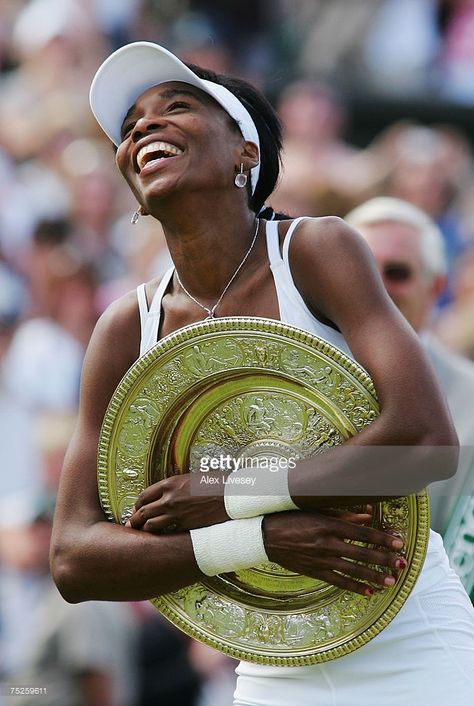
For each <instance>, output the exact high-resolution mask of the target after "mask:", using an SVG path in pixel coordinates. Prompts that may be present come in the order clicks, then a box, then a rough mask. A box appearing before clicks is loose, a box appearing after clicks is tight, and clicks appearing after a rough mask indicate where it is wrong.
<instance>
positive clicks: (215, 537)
mask: <svg viewBox="0 0 474 706" xmlns="http://www.w3.org/2000/svg"><path fill="white" fill-rule="evenodd" d="M262 520H263V517H252V518H250V519H247V520H230V521H229V522H222V523H221V524H219V525H211V527H200V528H199V529H194V530H191V531H190V533H189V534H190V535H191V541H192V543H193V549H194V556H195V558H196V563H197V565H198V566H199V568H200V570H201V571H202V573H203V574H206V576H216V574H225V573H227V572H229V571H238V570H239V569H249V568H250V567H251V566H256V565H257V564H263V563H264V562H266V561H268V556H267V553H266V551H265V547H264V544H263V533H262Z"/></svg>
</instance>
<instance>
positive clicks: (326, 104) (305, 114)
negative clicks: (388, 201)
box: [271, 80, 377, 216]
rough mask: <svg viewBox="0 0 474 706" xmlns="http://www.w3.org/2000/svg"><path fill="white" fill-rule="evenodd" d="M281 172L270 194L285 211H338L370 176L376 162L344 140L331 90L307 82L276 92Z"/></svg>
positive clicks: (340, 110) (340, 109) (342, 117)
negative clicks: (279, 126) (279, 92)
mask: <svg viewBox="0 0 474 706" xmlns="http://www.w3.org/2000/svg"><path fill="white" fill-rule="evenodd" d="M277 107H278V113H279V116H280V119H281V121H282V124H283V158H282V160H283V171H282V174H281V177H280V181H279V183H278V186H277V189H276V191H275V193H274V194H272V196H271V205H272V207H273V208H274V209H275V210H277V211H278V210H280V211H283V212H287V213H290V215H294V216H297V215H308V216H321V215H326V214H329V213H330V214H336V215H343V214H344V213H345V212H346V211H347V209H348V208H350V207H351V206H352V205H354V204H355V203H357V201H360V198H361V195H362V194H364V193H365V190H366V189H367V188H369V184H371V183H372V182H373V181H374V179H375V178H376V173H377V163H376V161H375V160H373V159H372V158H371V157H370V156H369V155H368V154H367V153H363V152H361V151H360V150H358V149H356V148H355V147H353V146H352V145H349V144H347V142H345V140H344V137H343V134H344V130H345V125H346V119H347V115H346V111H345V108H344V106H343V104H342V102H341V100H340V99H339V97H338V96H336V94H335V92H334V91H333V90H332V89H330V88H329V86H326V85H324V84H322V83H318V82H315V81H310V80H301V81H296V82H294V83H292V84H290V85H289V86H288V87H287V88H286V89H285V90H284V91H283V92H282V94H281V95H280V98H279V101H278V106H277Z"/></svg>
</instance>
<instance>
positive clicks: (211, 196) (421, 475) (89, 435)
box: [52, 42, 474, 706]
mask: <svg viewBox="0 0 474 706" xmlns="http://www.w3.org/2000/svg"><path fill="white" fill-rule="evenodd" d="M91 105H92V108H93V111H94V113H95V115H96V117H97V119H98V121H99V123H100V124H101V126H102V127H103V129H104V130H105V132H106V133H107V134H108V135H109V137H110V138H111V139H112V141H113V142H114V143H115V144H116V145H117V153H116V161H117V165H118V167H119V169H120V171H121V172H122V174H123V176H124V178H125V179H126V181H127V183H128V184H129V186H130V188H131V190H132V192H133V193H134V194H135V196H136V198H137V200H138V203H139V212H140V213H141V214H144V215H150V216H153V217H156V218H159V220H160V222H161V224H162V226H163V229H164V232H165V234H166V238H167V242H168V246H169V249H170V253H171V256H172V259H173V262H174V266H175V267H174V268H173V269H172V270H170V272H168V273H167V275H165V277H164V278H163V280H162V281H161V282H160V283H158V282H157V281H151V282H149V283H148V284H147V285H146V286H145V287H142V288H139V290H138V304H137V294H136V293H135V292H132V293H130V294H128V295H126V296H125V297H123V298H122V299H120V300H119V301H117V302H115V303H114V304H112V306H111V307H110V308H109V310H107V311H106V312H105V314H104V315H103V316H102V318H101V320H100V321H99V323H98V326H97V328H96V331H95V332H94V334H93V336H92V339H91V342H90V346H89V349H88V352H87V355H86V360H85V364H84V372H83V380H82V395H81V408H80V414H79V422H78V426H77V430H76V432H75V435H74V438H73V440H72V442H71V446H70V449H69V451H68V454H67V458H66V462H65V466H64V470H63V476H62V481H61V486H60V491H59V498H58V506H57V513H56V520H55V533H54V538H53V544H52V566H53V572H54V576H55V578H56V581H57V584H58V586H59V588H60V590H61V592H62V593H63V595H64V596H65V598H66V599H67V600H70V601H81V600H89V599H93V598H94V599H107V600H111V599H112V600H139V599H146V598H150V597H153V596H156V595H159V594H161V593H165V592H168V591H172V590H175V589H177V588H179V587H182V586H185V585H188V584H191V583H194V582H195V581H197V580H199V579H200V578H202V575H203V573H206V574H207V575H212V574H213V573H219V572H222V571H225V570H227V571H228V570H231V569H236V568H238V567H243V566H252V565H255V564H256V563H258V561H262V560H264V559H266V558H267V557H268V558H269V559H270V560H272V561H276V562H277V563H279V564H281V565H282V566H284V567H286V568H288V569H290V570H292V571H296V572H299V573H303V574H306V575H309V576H313V577H316V578H320V579H323V580H325V581H328V582H329V583H332V584H334V585H336V586H339V587H341V588H344V589H346V590H350V591H354V592H357V593H361V594H363V595H365V596H367V597H368V598H369V599H370V596H371V595H372V593H373V588H372V587H371V584H373V583H376V584H378V585H379V590H384V588H385V587H388V586H391V585H393V582H394V580H396V576H397V575H398V573H399V572H400V571H403V569H404V568H405V567H406V563H405V562H404V560H403V558H401V556H400V554H399V553H398V552H400V550H401V549H402V543H401V541H400V540H399V539H397V538H396V537H394V536H393V535H390V534H388V533H384V532H380V531H378V530H375V529H373V528H371V527H368V526H365V524H364V522H366V521H367V519H368V516H367V514H360V515H355V514H351V513H348V514H347V515H345V516H343V517H340V516H336V515H331V514H329V513H328V512H327V511H324V510H323V509H322V508H324V505H329V506H330V505H331V496H336V495H337V496H338V498H337V501H338V503H339V504H341V503H342V502H343V499H342V498H341V497H340V496H341V495H344V496H347V498H348V499H349V501H350V498H351V496H355V495H360V488H362V487H363V488H365V489H367V490H368V491H370V489H372V488H377V486H378V485H379V484H378V483H377V481H378V479H380V475H381V474H380V467H379V466H377V465H375V464H372V463H364V464H363V466H362V467H361V468H360V469H359V470H354V463H353V457H354V454H355V452H356V451H357V452H361V451H362V452H363V451H364V450H365V449H370V448H373V447H374V446H377V447H379V448H384V447H390V446H395V445H396V446H397V447H403V448H405V449H406V451H405V454H404V461H405V463H404V464H403V465H402V466H400V467H398V468H397V469H396V471H394V473H393V475H394V477H395V475H396V477H397V483H398V482H399V483H400V487H401V486H403V488H404V491H405V492H413V491H416V490H419V489H420V488H422V487H424V485H426V483H427V482H428V481H430V480H431V479H432V474H433V470H432V468H433V466H434V461H435V459H437V458H438V457H439V456H440V455H442V454H440V450H441V448H450V449H455V447H456V443H457V442H456V437H455V434H454V431H453V428H452V425H451V422H450V420H449V418H448V416H447V412H446V409H445V406H444V404H443V402H442V400H441V398H440V394H439V392H438V390H437V387H436V385H435V383H434V380H433V376H432V373H431V371H430V369H429V368H428V367H427V364H426V362H425V359H424V356H423V353H422V351H421V349H420V346H419V343H418V341H417V338H416V335H415V334H414V333H413V332H412V331H411V330H410V328H409V327H408V326H407V325H406V324H405V322H404V320H403V318H402V317H401V316H400V315H399V313H398V311H397V310H396V308H395V307H394V306H393V305H392V304H391V302H390V300H389V299H388V298H387V296H386V295H385V292H384V287H383V285H382V283H381V281H380V280H379V278H378V275H377V273H376V268H375V266H374V264H373V261H372V258H371V256H370V255H369V254H368V250H367V248H366V247H365V245H364V244H363V242H362V240H361V239H360V238H359V236H358V235H357V234H356V233H355V232H354V231H352V230H351V229H349V228H348V227H347V226H346V225H345V224H344V223H343V222H342V221H340V220H339V219H336V218H322V219H305V220H303V221H302V222H300V221H291V220H286V221H282V222H276V221H270V222H268V221H265V220H264V219H263V217H262V214H261V213H260V211H261V209H262V206H263V204H264V202H265V200H266V199H267V198H268V197H269V195H270V194H271V192H272V190H273V188H274V186H275V183H276V180H277V178H278V169H279V149H280V132H279V126H278V121H277V119H276V117H275V115H274V113H273V111H272V109H271V108H270V106H269V105H268V103H267V102H266V101H265V100H264V99H263V97H261V96H260V95H259V94H258V93H257V92H256V91H255V90H254V89H252V88H251V87H250V86H248V85H247V84H245V83H243V82H241V81H238V80H236V79H228V78H224V77H221V76H216V75H213V74H211V73H209V72H206V71H204V70H202V69H198V68H196V67H193V70H191V69H190V68H187V67H185V66H184V65H183V64H182V63H181V62H180V61H179V60H178V59H177V58H176V57H174V56H173V55H172V54H170V53H169V52H167V51H166V50H165V49H163V48H161V47H158V46H157V45H154V44H150V43H146V42H138V43H135V44H131V45H128V46H126V47H122V48H121V49H119V50H118V51H117V52H115V53H114V54H113V55H112V56H111V57H109V58H108V59H107V60H106V61H105V62H104V64H103V65H102V67H101V68H100V69H99V71H98V73H97V75H96V77H95V79H94V82H93V85H92V88H91ZM137 213H138V212H137ZM259 213H260V218H256V214H259ZM265 213H267V212H265ZM136 217H138V215H136ZM293 234H294V235H295V237H294V238H293V237H292V236H293ZM290 239H291V240H290ZM290 242H291V248H290ZM235 315H242V316H263V317H268V318H272V319H282V320H284V321H286V322H288V323H292V324H296V325H299V326H302V327H304V328H306V329H308V330H310V331H313V332H314V333H317V334H318V335H320V336H323V337H324V338H326V339H327V340H329V341H330V342H332V343H335V344H336V345H338V346H339V347H341V348H344V349H345V350H346V351H347V352H348V353H350V354H351V355H353V356H354V358H356V359H357V360H358V361H359V362H360V363H361V364H362V365H363V366H364V367H365V368H366V369H367V370H368V372H369V373H370V375H371V377H372V379H373V381H374V383H375V386H376V388H377V390H378V394H379V398H380V401H381V408H382V411H381V414H380V416H379V418H377V419H376V420H375V421H374V422H373V423H372V424H371V425H370V426H369V427H368V428H366V429H365V430H364V431H363V432H362V433H360V434H358V435H357V436H356V437H354V438H353V439H351V440H350V441H349V442H347V443H346V444H344V445H343V446H340V447H337V448H335V449H332V450H331V451H330V452H327V453H325V454H323V455H320V456H318V457H317V458H315V459H311V460H310V461H307V462H303V463H300V464H298V465H297V467H296V468H294V469H293V470H291V472H290V473H289V474H288V476H287V477H286V479H285V485H284V487H281V488H279V490H278V492H279V494H281V502H280V503H279V505H278V507H271V506H268V503H267V505H265V503H266V500H267V499H263V500H262V503H261V504H260V505H259V506H258V508H253V509H250V510H249V508H248V507H242V506H239V503H237V504H236V503H235V502H232V500H230V499H229V498H224V497H223V492H222V491H221V493H220V494H216V496H215V497H213V498H209V497H205V498H203V497H199V498H197V497H193V496H192V495H191V493H190V488H189V474H184V475H180V476H176V477H173V478H169V479H166V480H164V481H162V482H161V483H158V484H155V485H153V486H151V487H150V488H149V489H147V490H146V491H144V493H142V495H141V496H140V498H139V500H138V502H137V506H136V511H135V512H134V514H133V515H132V517H131V518H130V521H129V522H128V523H127V526H125V527H123V526H119V525H113V524H110V523H108V522H106V521H105V518H104V515H103V513H102V512H101V509H100V505H99V502H98V499H97V487H96V477H95V468H96V452H97V441H98V437H99V432H100V427H101V422H102V418H103V416H104V413H105V410H106V406H107V403H108V401H109V399H110V397H111V396H112V394H113V392H114V390H115V387H116V385H117V384H118V382H119V381H120V379H121V377H122V376H123V374H124V373H125V372H126V370H127V369H128V368H129V367H130V366H131V365H132V363H133V362H134V361H135V360H136V359H137V357H138V356H139V354H140V353H144V352H145V351H146V350H148V348H150V347H151V346H152V345H153V344H154V343H156V341H157V340H158V339H159V338H162V337H163V336H166V335H167V334H169V333H171V332H172V331H175V330H176V329H178V328H180V327H182V326H185V325H187V324H190V323H193V322H196V321H200V320H202V319H203V318H207V317H213V316H235ZM368 341H370V345H367V342H368ZM395 371H396V372H395ZM348 450H349V451H351V454H349V455H348ZM365 460H367V459H365ZM455 464H456V453H455V452H454V453H450V454H447V455H445V457H444V460H443V463H442V464H437V465H438V466H439V467H440V468H441V470H440V468H438V469H437V471H436V474H437V475H436V477H440V476H441V475H443V474H444V475H449V474H450V473H452V472H453V471H454V468H455ZM415 471H416V472H415ZM315 488H316V489H317V490H316V491H315ZM316 494H317V497H315V495H316ZM367 495H368V496H369V498H370V497H371V496H375V495H376V492H374V493H371V492H367ZM332 504H334V497H332ZM291 508H293V509H294V508H299V509H300V510H301V511H299V512H294V511H293V512H286V511H285V510H288V509H291ZM276 510H278V512H275V511H276ZM254 515H255V516H254ZM230 517H233V518H238V519H235V520H234V521H229V518H230ZM203 518H204V519H203ZM241 518H245V519H241ZM203 525H206V526H204V527H203ZM163 529H165V530H167V531H166V533H162V530H163ZM188 530H191V531H188ZM209 539H211V540H212V541H211V543H209V541H208V540H209ZM348 539H349V540H360V541H362V542H368V543H370V544H371V545H373V546H372V548H364V547H360V546H358V545H354V544H348V543H347V542H346V541H345V540H348ZM221 542H223V544H224V551H219V550H216V552H214V553H212V554H211V553H210V552H209V546H210V545H211V546H213V547H219V545H220V543H221ZM231 550H232V551H231ZM348 558H350V559H356V560H357V563H355V562H350V561H347V559H348ZM374 564H375V565H378V566H379V567H380V569H381V570H380V571H374V570H373V568H371V565H374ZM340 572H343V573H340ZM417 591H418V594H417ZM439 591H442V592H444V593H443V595H446V596H448V597H450V599H449V600H450V602H451V603H452V604H453V605H457V604H461V605H460V607H459V608H456V610H457V611H458V612H457V613H456V614H455V615H454V614H453V615H451V616H449V619H447V620H440V621H439V623H438V624H437V625H434V624H433V625H431V623H430V621H431V619H432V618H431V616H425V615H424V613H422V608H421V607H420V605H421V596H422V595H424V594H426V595H427V596H428V598H430V599H432V600H434V598H433V596H434V595H438V593H439ZM469 605H470V604H469V603H468V601H467V599H466V596H465V594H463V592H462V589H461V588H460V584H459V581H458V580H457V578H456V577H455V576H454V575H453V574H452V572H451V571H450V569H449V567H448V566H447V563H446V557H445V554H444V550H443V549H442V545H441V544H440V539H439V537H438V536H436V535H434V534H433V539H432V542H431V545H430V550H429V553H428V559H427V561H426V563H425V568H424V571H423V572H422V578H421V579H420V580H419V581H418V583H417V586H416V587H415V590H414V592H413V594H412V597H410V598H409V599H408V601H407V603H406V604H405V606H404V607H403V609H402V610H401V611H400V613H399V615H398V616H397V618H396V619H395V620H394V621H393V622H392V623H391V625H390V626H389V627H388V628H386V629H385V630H384V631H382V633H381V634H379V635H378V636H377V637H376V638H375V639H374V640H372V641H371V642H370V643H368V645H366V646H365V647H364V648H361V649H359V650H357V651H356V652H354V653H352V654H350V655H347V656H346V657H343V658H341V659H338V660H335V661H334V662H329V663H327V664H325V665H316V666H315V667H302V668H288V669H281V668H273V667H272V668H270V667H261V666H258V665H250V664H246V663H241V664H240V666H239V668H238V672H239V674H240V677H239V680H238V686H237V691H236V705H238V706H243V705H252V706H261V705H262V706H263V704H272V706H290V705H292V704H294V703H295V702H298V703H300V704H302V705H304V706H306V705H308V706H310V705H311V706H313V705H314V704H324V705H325V704H336V703H337V704H347V703H351V704H353V705H358V704H359V703H360V704H362V703H363V704H364V706H367V704H373V705H374V706H375V704H377V706H378V704H380V702H381V700H382V698H383V700H384V702H385V703H386V704H392V705H395V704H397V705H398V704H402V703H403V704H409V705H410V706H412V705H413V706H414V705H415V704H420V703H423V702H426V703H430V704H431V706H441V703H444V696H446V694H449V696H450V698H454V700H455V701H456V703H457V704H458V705H459V704H462V706H467V704H468V700H469V703H470V702H471V694H472V687H473V686H474V666H473V662H474V638H473V637H472V635H471V636H470V637H469V639H468V638H467V637H466V638H465V640H464V643H463V647H462V648H459V647H458V646H459V645H460V644H461V642H462V640H461V638H462V636H463V635H465V630H466V626H470V629H471V632H473V630H472V629H473V628H474V617H473V614H472V610H470V607H469ZM436 630H437V635H438V637H435V631H436ZM463 630H464V632H463ZM443 631H446V634H445V637H443V642H442V643H441V642H440V640H439V634H440V633H442V632H443ZM405 647H406V650H407V654H409V657H408V660H409V661H407V662H406V663H405V659H404V658H403V661H401V660H402V657H401V650H403V649H404V648H405ZM407 670H408V671H407ZM425 690H429V697H428V698H426V699H425V698H424V697H425V695H426V693H427V692H426V691H425ZM457 692H459V693H457ZM401 694H402V696H401ZM421 694H423V698H421ZM442 697H443V698H442Z"/></svg>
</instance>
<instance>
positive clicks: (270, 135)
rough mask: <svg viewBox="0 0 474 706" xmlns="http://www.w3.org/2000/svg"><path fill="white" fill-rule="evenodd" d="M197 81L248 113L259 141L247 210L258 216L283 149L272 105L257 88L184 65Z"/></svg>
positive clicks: (272, 182)
mask: <svg viewBox="0 0 474 706" xmlns="http://www.w3.org/2000/svg"><path fill="white" fill-rule="evenodd" d="M187 66H188V67H189V68H190V69H191V71H193V72H194V73H195V74H196V75H197V76H199V78H202V79H205V80H206V81H213V82H214V83H217V84H219V85H221V86H224V87H225V88H227V89H228V90H229V91H230V92H231V93H233V94H234V96H236V97H237V98H238V99H239V100H240V102H241V103H242V104H243V105H244V106H245V108H246V109H247V110H248V112H249V113H250V116H251V118H252V120H253V121H254V123H255V127H256V128H257V132H258V136H259V139H260V176H259V179H258V183H257V186H256V189H255V191H254V193H253V195H251V194H250V195H249V206H250V208H251V209H252V211H254V212H255V213H257V214H258V213H259V211H260V210H261V208H262V206H263V205H264V203H265V201H266V199H267V198H268V197H269V196H270V194H271V193H272V191H273V189H274V188H275V186H276V183H277V181H278V177H279V174H280V165H281V160H280V155H281V148H282V135H281V124H280V120H279V118H278V115H277V114H276V112H275V110H274V108H273V106H272V105H271V103H270V102H269V101H268V100H267V99H266V98H265V96H264V95H262V94H261V93H260V92H259V91H257V89H256V88H254V87H253V86H252V85H251V84H250V83H247V81H244V80H243V79H240V78H236V77H234V76H226V75H224V74H216V73H214V72H213V71H211V70H209V69H203V68H201V67H200V66H195V65H194V64H187Z"/></svg>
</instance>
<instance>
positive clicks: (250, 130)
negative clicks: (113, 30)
mask: <svg viewBox="0 0 474 706" xmlns="http://www.w3.org/2000/svg"><path fill="white" fill-rule="evenodd" d="M168 81H182V82H183V83H189V84H191V85H192V86H196V88H200V89H201V91H204V93H207V94H208V95H210V96H212V98H214V100H216V101H217V103H219V105H220V106H221V107H222V108H224V110H225V111H226V112H227V113H228V114H229V115H230V116H231V118H233V119H234V120H235V122H236V123H237V125H238V126H239V129H240V132H241V133H242V137H243V138H244V139H245V140H247V141H248V142H253V143H254V144H255V145H257V147H258V149H259V151H260V140H259V138H258V132H257V128H256V127H255V123H254V122H253V120H252V118H251V117H250V113H249V112H248V110H247V109H246V108H245V107H244V105H243V104H242V103H241V102H240V100H239V99H238V98H237V97H236V96H234V94H233V93H231V92H230V91H229V90H228V89H227V88H225V87H224V86H221V85H220V84H218V83H214V82H213V81H206V80H204V79H201V78H199V77H198V76H196V74H195V73H193V72H192V71H191V69H188V67H187V66H185V64H183V62H182V61H180V60H179V59H178V58H177V57H176V56H175V55H174V54H172V53H171V52H170V51H168V50H167V49H164V47H160V46H159V45H158V44H153V43H152V42H134V43H132V44H126V45H125V46H124V47H121V48H120V49H117V51H115V52H114V53H113V54H111V55H110V56H109V57H108V58H107V59H106V60H105V61H104V63H103V64H102V65H101V66H100V67H99V69H98V70H97V73H96V75H95V76H94V79H93V81H92V85H91V90H90V96H89V98H90V104H91V108H92V112H93V113H94V115H95V117H96V119H97V122H98V123H99V125H100V126H101V128H102V129H103V131H104V132H105V133H106V135H108V136H109V137H110V139H111V140H112V142H113V143H114V144H115V145H119V144H120V142H121V141H122V140H121V136H120V130H121V127H122V123H123V121H124V118H125V116H126V114H127V112H128V111H129V109H130V108H131V106H132V105H133V104H134V103H135V101H136V100H137V98H138V97H139V96H141V95H142V93H144V92H145V91H147V90H148V89H149V88H152V87H153V86H158V85H159V84H161V83H166V82H168ZM259 172H260V165H257V166H256V167H253V169H252V170H251V178H250V181H251V186H252V193H253V192H254V191H255V187H256V186H257V182H258V175H259Z"/></svg>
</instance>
